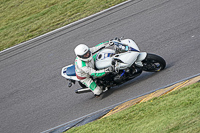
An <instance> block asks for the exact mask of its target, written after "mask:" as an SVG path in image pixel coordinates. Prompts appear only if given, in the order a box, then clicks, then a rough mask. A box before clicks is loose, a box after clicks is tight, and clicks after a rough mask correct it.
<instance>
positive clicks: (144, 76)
mask: <svg viewBox="0 0 200 133" xmlns="http://www.w3.org/2000/svg"><path fill="white" fill-rule="evenodd" d="M157 74H159V73H157V72H154V73H149V72H143V73H142V74H141V75H140V76H138V77H136V78H134V79H132V80H129V81H127V82H126V83H124V84H121V85H119V86H115V87H113V88H111V89H109V90H108V91H106V92H104V93H103V94H102V95H101V96H100V98H101V99H104V98H106V97H108V96H110V95H112V94H113V93H114V92H117V91H122V90H125V89H127V88H129V87H130V86H131V87H134V86H133V85H137V84H139V83H141V82H144V81H145V80H148V79H149V78H152V77H153V76H155V75H157Z"/></svg>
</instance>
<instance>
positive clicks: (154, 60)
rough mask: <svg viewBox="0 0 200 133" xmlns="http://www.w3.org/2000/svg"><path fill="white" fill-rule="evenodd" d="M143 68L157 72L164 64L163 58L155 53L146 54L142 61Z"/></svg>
mask: <svg viewBox="0 0 200 133" xmlns="http://www.w3.org/2000/svg"><path fill="white" fill-rule="evenodd" d="M142 63H143V70H144V71H148V72H159V71H161V70H163V69H164V68H165V66H166V62H165V60H164V59H163V58H162V57H160V56H158V55H155V54H150V53H148V54H147V57H146V58H145V59H144V60H143V61H142Z"/></svg>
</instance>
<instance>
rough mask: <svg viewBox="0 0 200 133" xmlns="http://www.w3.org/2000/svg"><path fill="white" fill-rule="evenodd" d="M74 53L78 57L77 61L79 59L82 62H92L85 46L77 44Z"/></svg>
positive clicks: (88, 50)
mask: <svg viewBox="0 0 200 133" xmlns="http://www.w3.org/2000/svg"><path fill="white" fill-rule="evenodd" d="M74 52H75V54H76V56H78V57H79V59H81V60H82V61H91V60H92V54H91V52H90V49H89V47H88V46H86V45H85V44H79V45H78V46H76V48H75V49H74Z"/></svg>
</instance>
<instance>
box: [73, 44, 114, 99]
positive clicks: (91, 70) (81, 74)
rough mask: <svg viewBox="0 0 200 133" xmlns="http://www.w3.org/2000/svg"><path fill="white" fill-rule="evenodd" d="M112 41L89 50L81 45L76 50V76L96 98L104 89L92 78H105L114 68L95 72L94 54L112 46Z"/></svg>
mask: <svg viewBox="0 0 200 133" xmlns="http://www.w3.org/2000/svg"><path fill="white" fill-rule="evenodd" d="M112 45H113V43H112V41H107V42H103V43H100V44H98V45H97V46H95V47H92V48H89V47H88V46H87V45H85V44H79V45H78V46H76V48H75V49H74V52H75V54H76V56H77V57H76V60H75V69H76V76H77V78H78V79H79V80H80V81H81V83H83V84H84V85H86V86H87V87H88V88H90V90H91V91H92V92H93V93H94V95H95V96H99V95H101V93H102V92H103V88H102V87H100V86H98V85H97V84H96V83H95V82H94V81H93V79H92V78H91V76H92V77H94V78H99V77H103V76H105V75H106V74H107V73H109V72H112V71H113V66H110V67H108V68H105V69H101V70H95V64H94V61H95V59H96V58H95V55H94V56H93V54H94V53H96V52H98V51H99V50H101V49H103V48H106V47H109V46H112Z"/></svg>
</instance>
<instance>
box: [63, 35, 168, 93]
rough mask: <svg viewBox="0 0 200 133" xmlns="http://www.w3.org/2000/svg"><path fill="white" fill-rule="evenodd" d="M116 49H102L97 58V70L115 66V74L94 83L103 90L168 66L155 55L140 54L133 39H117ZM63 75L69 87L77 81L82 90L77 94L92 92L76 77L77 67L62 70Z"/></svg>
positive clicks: (98, 79) (66, 67) (97, 79)
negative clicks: (145, 72) (144, 72)
mask: <svg viewBox="0 0 200 133" xmlns="http://www.w3.org/2000/svg"><path fill="white" fill-rule="evenodd" d="M112 42H113V43H114V49H102V50H100V51H99V52H98V53H97V54H95V56H96V60H95V66H96V69H97V70H100V69H103V68H107V67H109V66H111V65H112V66H114V72H112V73H109V74H107V75H106V76H104V77H102V78H96V79H94V81H95V82H96V84H97V85H99V86H102V87H103V88H111V87H114V86H117V85H121V84H123V83H125V82H127V81H129V80H131V79H133V78H135V77H137V76H139V75H140V74H141V73H142V71H147V72H159V71H161V70H163V69H164V68H165V66H166V62H165V60H164V59H163V58H162V57H160V56H158V55H155V54H150V53H147V52H140V50H139V48H138V46H137V44H136V43H135V42H134V41H133V40H131V39H122V40H120V39H115V40H112ZM61 75H62V76H63V77H64V78H66V79H67V80H68V81H69V84H68V87H71V86H72V83H74V84H75V82H76V81H78V83H79V84H80V86H81V87H82V88H80V89H77V90H76V91H75V92H76V93H77V94H80V93H86V92H92V91H91V90H90V89H89V88H88V87H86V86H85V85H84V84H82V83H81V82H80V80H79V79H78V78H77V77H76V73H75V65H73V64H71V65H68V66H65V67H63V68H62V71H61Z"/></svg>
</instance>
